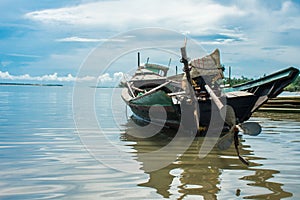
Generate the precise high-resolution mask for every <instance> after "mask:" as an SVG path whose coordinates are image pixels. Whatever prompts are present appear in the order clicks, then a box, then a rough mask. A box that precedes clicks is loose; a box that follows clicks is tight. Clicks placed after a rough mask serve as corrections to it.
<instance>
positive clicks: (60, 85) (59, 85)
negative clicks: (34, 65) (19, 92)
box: [0, 83, 63, 87]
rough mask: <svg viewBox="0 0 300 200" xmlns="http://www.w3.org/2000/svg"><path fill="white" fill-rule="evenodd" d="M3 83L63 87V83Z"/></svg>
mask: <svg viewBox="0 0 300 200" xmlns="http://www.w3.org/2000/svg"><path fill="white" fill-rule="evenodd" d="M1 85H13V86H47V87H48V86H50V87H51V86H56V87H62V86H63V85H62V84H40V83H0V86H1Z"/></svg>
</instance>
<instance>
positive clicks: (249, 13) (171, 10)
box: [0, 0, 300, 82]
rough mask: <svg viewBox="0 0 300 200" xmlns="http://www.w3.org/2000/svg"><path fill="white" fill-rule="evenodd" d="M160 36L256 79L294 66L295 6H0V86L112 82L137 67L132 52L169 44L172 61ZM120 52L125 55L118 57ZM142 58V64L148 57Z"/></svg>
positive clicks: (26, 2) (298, 25)
mask: <svg viewBox="0 0 300 200" xmlns="http://www.w3.org/2000/svg"><path fill="white" fill-rule="evenodd" d="M142 30H146V31H142ZM157 30H165V31H157ZM154 32H155V33H154ZM158 33H160V34H158ZM165 33H171V35H173V36H174V35H176V36H177V34H178V35H182V36H183V37H187V38H188V42H187V48H189V45H190V44H191V43H195V44H197V45H199V46H200V47H201V48H202V49H204V51H205V52H211V51H213V50H214V49H215V48H218V49H220V52H221V63H222V64H224V65H225V67H228V66H231V67H232V74H233V76H237V77H240V76H246V77H251V78H258V77H261V76H262V75H264V74H269V73H271V72H275V71H278V70H280V69H283V68H286V67H288V66H295V67H297V68H299V66H300V59H299V55H298V54H299V52H300V37H299V35H300V1H296V0H294V1H289V0H277V1H263V0H244V1H239V0H228V1H225V0H219V1H217V0H215V1H214V0H201V1H197V0H183V1H172V0H165V1H161V0H151V1H146V0H127V1H125V0H124V1H118V0H104V1H94V0H72V1H71V0H68V1H67V0H42V1H39V0H1V1H0V82H6V81H56V82H68V81H74V80H75V78H76V76H78V75H82V76H81V77H79V78H80V80H81V81H88V80H91V79H93V78H95V76H96V78H98V79H100V81H102V82H105V81H106V82H113V81H115V80H117V79H118V77H121V74H122V73H126V72H129V71H130V70H131V69H132V65H134V63H136V56H135V52H134V51H133V48H137V49H141V48H142V46H141V45H143V44H144V45H146V46H147V45H148V47H157V45H158V46H159V45H161V44H162V43H163V44H164V45H165V46H163V48H164V49H165V47H166V45H167V44H172V45H173V46H172V50H170V49H168V48H166V49H167V50H166V51H168V50H170V51H172V52H171V54H172V55H174V53H177V54H179V53H180V51H179V49H180V47H181V46H180V43H178V42H172V40H171V39H170V36H168V34H165ZM177 39H178V38H177ZM181 39H182V38H180V40H181ZM145 41H148V42H149V43H146V42H145ZM190 41H193V42H190ZM134 42H135V43H139V44H140V45H134V44H133V43H134ZM150 43H151V45H152V46H151V45H150ZM182 43H183V41H182ZM128 44H131V45H132V46H130V47H129V45H128ZM124 46H126V48H129V50H128V52H127V54H128V55H127V54H126V55H125V54H124V52H125V51H117V49H118V48H123V49H126V48H124ZM175 47H176V48H175ZM98 48H100V49H101V51H99V52H101V55H100V58H99V57H98V60H97V59H96V58H94V59H95V60H94V63H95V62H96V61H97V66H98V67H99V69H98V71H97V72H95V70H97V69H96V68H95V69H94V70H92V71H93V72H92V71H91V72H90V73H83V74H82V73H81V71H80V70H81V69H82V68H83V67H85V66H87V63H89V59H90V57H92V56H93V52H95V49H96V50H97V49H98ZM105 48H106V49H105ZM158 48H162V46H159V47H158ZM176 51H177V52H176ZM107 52H110V55H107ZM146 52H147V51H146ZM148 53H149V55H150V56H151V59H150V60H151V61H153V62H161V61H162V56H164V59H165V60H166V62H165V63H163V64H167V63H168V62H167V61H168V59H169V58H167V57H168V56H169V55H165V54H163V55H162V54H161V57H156V56H155V55H154V54H155V52H150V51H149V52H148ZM156 53H157V52H156ZM118 54H120V55H118ZM112 55H114V56H115V57H117V58H119V59H121V61H118V60H116V59H115V57H114V56H112ZM194 55H195V56H197V51H196V53H195V51H193V56H194ZM143 56H144V57H142V59H143V60H142V61H143V62H145V59H146V57H147V55H143ZM199 56H200V53H199ZM108 58H110V59H113V61H111V62H112V63H114V65H115V66H114V67H113V68H112V69H111V70H107V67H106V66H102V65H101V63H103V65H104V63H109V60H106V59H108ZM155 58H157V59H156V60H155ZM175 59H179V58H178V56H177V57H176V56H173V57H172V60H175ZM102 61H103V62H102ZM177 64H178V63H176V65H177ZM95 66H96V65H95ZM127 66H128V67H129V66H130V69H129V68H126V67H127ZM131 71H132V70H131ZM227 72H228V70H227ZM225 74H226V71H225Z"/></svg>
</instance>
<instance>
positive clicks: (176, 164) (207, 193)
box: [121, 121, 293, 200]
mask: <svg viewBox="0 0 300 200" xmlns="http://www.w3.org/2000/svg"><path fill="white" fill-rule="evenodd" d="M133 123H134V122H132V121H129V122H128V124H127V125H126V132H125V133H124V134H122V135H121V140H122V141H131V143H130V146H131V147H132V148H133V149H134V150H135V151H134V152H132V153H133V154H134V155H133V156H134V157H135V158H136V160H137V161H138V162H140V163H141V166H142V168H141V169H142V170H143V169H144V168H147V166H146V165H149V164H150V163H149V162H147V161H145V158H144V156H143V155H144V154H145V153H148V152H153V151H156V150H159V149H161V148H163V147H164V146H166V145H168V144H169V143H170V141H171V140H172V139H173V138H172V137H170V136H168V135H169V133H168V132H166V130H164V131H162V132H160V134H157V135H155V136H153V137H150V138H137V137H134V136H136V135H138V133H136V131H138V130H137V129H136V128H135V127H134V126H132V124H133ZM203 140H204V138H203V137H197V138H195V139H194V141H193V142H192V144H191V145H190V146H189V148H188V149H187V150H186V151H185V152H184V153H183V154H180V155H177V158H176V160H175V161H173V162H172V163H170V164H169V165H168V166H166V167H164V168H161V169H158V170H155V171H147V172H146V171H145V170H144V171H145V173H146V174H148V175H149V179H148V180H147V182H144V183H140V184H138V186H140V187H149V188H153V189H155V190H156V193H158V194H159V195H161V196H162V197H164V198H171V197H172V198H174V196H175V197H176V199H184V198H185V197H187V196H193V197H195V195H196V196H201V197H202V198H203V199H206V200H208V199H209V200H211V199H218V198H220V197H222V198H224V196H225V197H226V198H227V197H228V198H238V197H240V198H243V199H282V198H285V197H291V196H293V195H292V193H289V192H287V191H284V190H283V188H282V186H283V184H281V183H277V182H272V181H271V180H270V179H271V178H272V177H274V174H278V173H280V172H279V171H277V170H272V169H262V165H261V164H259V163H257V161H258V160H264V159H265V158H262V157H256V156H255V155H254V152H253V150H251V146H249V145H245V144H243V142H245V141H244V140H243V139H242V137H240V145H239V150H240V152H241V155H243V156H244V157H245V158H247V160H249V162H250V165H249V166H246V165H244V164H243V163H241V161H240V160H239V159H238V157H237V155H236V151H235V148H234V145H232V146H231V147H230V149H228V150H226V151H220V150H218V149H217V148H216V147H214V148H213V149H212V151H211V152H210V153H209V154H208V155H207V156H206V157H205V158H200V157H199V150H200V148H201V145H202V143H203ZM164 156H167V155H162V157H161V158H157V159H158V160H161V159H164ZM224 173H229V174H230V173H233V174H234V173H238V175H237V177H235V176H230V179H231V180H229V181H228V182H227V181H225V180H223V179H226V178H224ZM241 182H244V183H243V185H244V186H243V185H241ZM229 188H230V189H229ZM226 190H230V191H231V192H230V193H228V191H226ZM247 191H248V192H247Z"/></svg>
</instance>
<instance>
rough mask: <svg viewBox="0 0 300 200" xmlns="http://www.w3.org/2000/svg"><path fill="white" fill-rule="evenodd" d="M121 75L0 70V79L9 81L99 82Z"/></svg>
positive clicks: (120, 75) (118, 78) (119, 73)
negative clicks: (81, 75)
mask: <svg viewBox="0 0 300 200" xmlns="http://www.w3.org/2000/svg"><path fill="white" fill-rule="evenodd" d="M122 77H123V73H122V72H115V73H114V74H112V76H111V75H110V74H109V73H105V74H102V75H100V76H99V77H98V79H96V77H93V76H84V77H74V76H72V75H71V74H68V75H67V76H58V74H57V73H53V74H47V75H43V76H30V75H29V74H23V75H18V76H16V75H11V74H9V72H2V71H0V80H11V81H58V82H74V81H78V82H90V81H96V80H98V82H100V83H118V82H119V81H120V80H121V79H122Z"/></svg>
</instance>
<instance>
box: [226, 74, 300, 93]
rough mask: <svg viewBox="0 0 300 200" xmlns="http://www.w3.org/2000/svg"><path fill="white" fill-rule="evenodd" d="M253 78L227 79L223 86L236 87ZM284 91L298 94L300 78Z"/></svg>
mask: <svg viewBox="0 0 300 200" xmlns="http://www.w3.org/2000/svg"><path fill="white" fill-rule="evenodd" d="M253 80H254V79H253V78H247V77H244V76H242V77H241V78H235V77H233V78H231V79H230V81H229V78H225V79H224V84H230V85H231V86H232V85H238V84H242V83H246V82H248V81H253ZM284 90H285V91H290V92H298V91H300V76H298V77H297V78H296V79H295V80H294V81H293V82H292V83H291V84H290V85H288V86H287V87H286V88H284Z"/></svg>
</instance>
